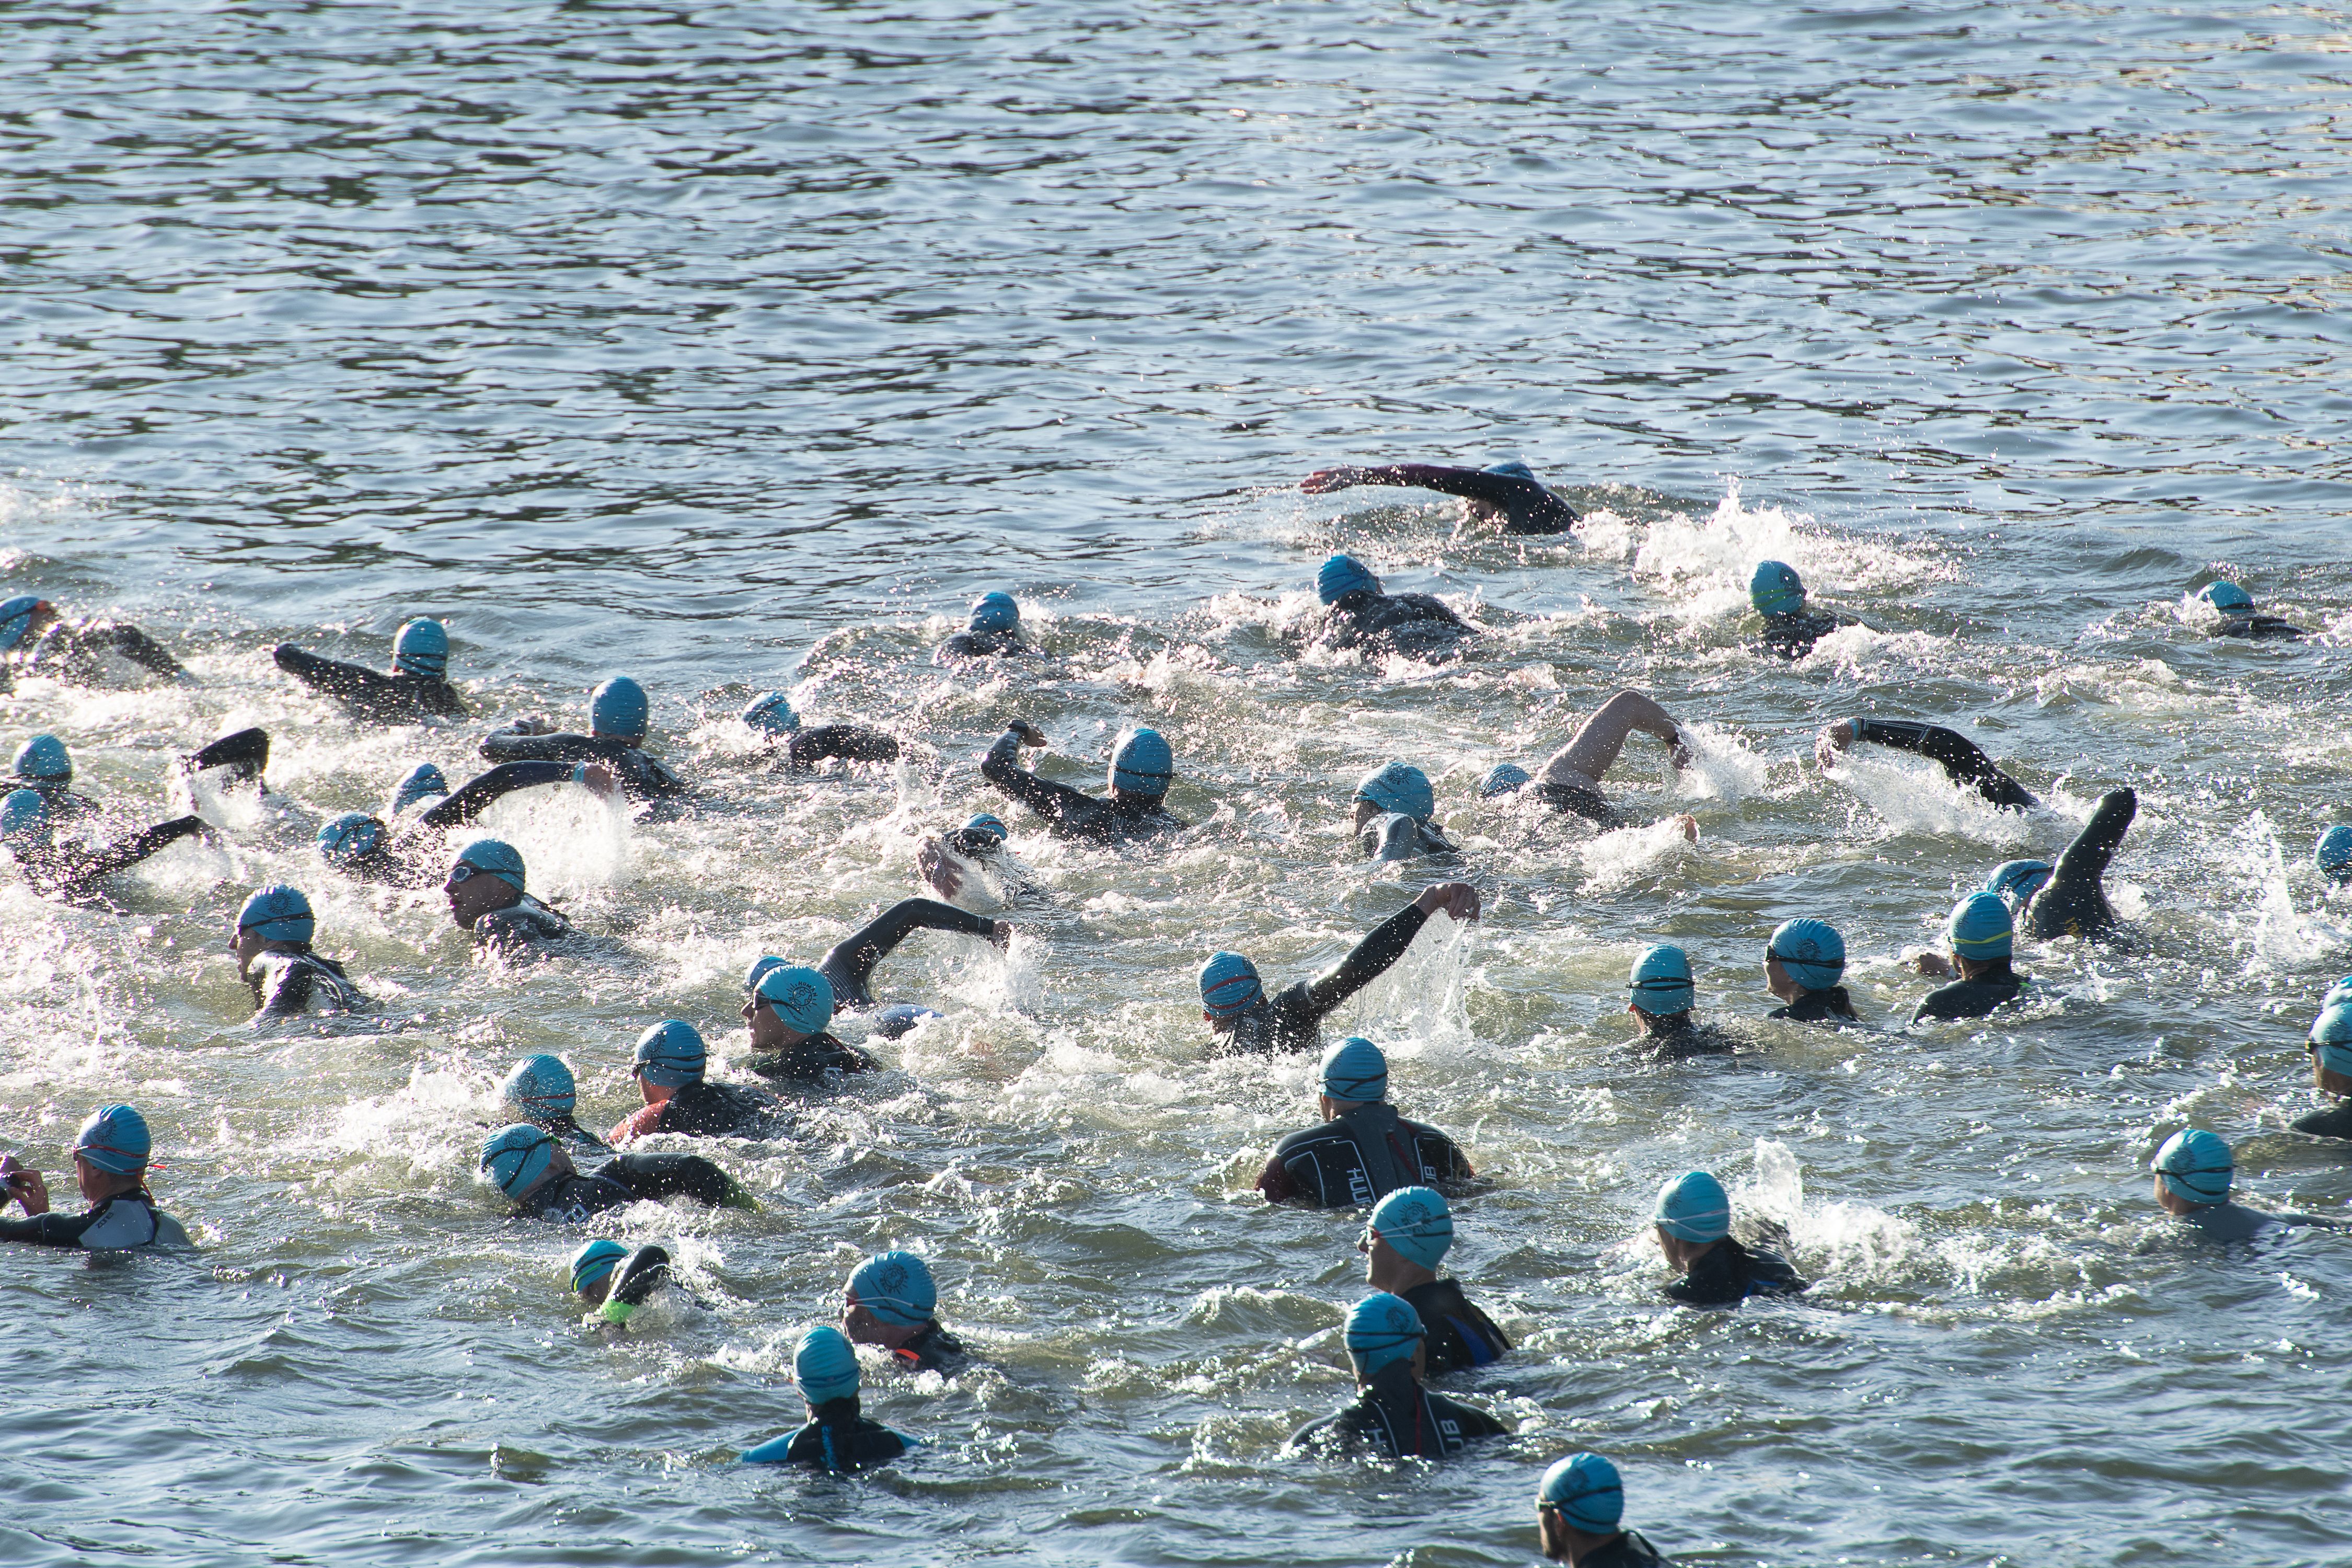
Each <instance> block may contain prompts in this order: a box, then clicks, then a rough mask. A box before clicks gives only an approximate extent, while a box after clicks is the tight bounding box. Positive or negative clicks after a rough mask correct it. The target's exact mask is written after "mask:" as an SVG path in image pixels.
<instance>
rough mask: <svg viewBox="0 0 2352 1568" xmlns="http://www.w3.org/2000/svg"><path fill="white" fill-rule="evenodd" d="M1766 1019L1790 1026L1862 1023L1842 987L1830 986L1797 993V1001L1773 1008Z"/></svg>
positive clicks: (1839, 1025) (1851, 1024)
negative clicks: (1789, 1024)
mask: <svg viewBox="0 0 2352 1568" xmlns="http://www.w3.org/2000/svg"><path fill="white" fill-rule="evenodd" d="M1764 1016H1766V1017H1768V1018H1784V1019H1786V1020H1788V1021H1789V1022H1790V1023H1791V1024H1834V1025H1836V1026H1838V1027H1840V1028H1846V1027H1850V1026H1853V1025H1856V1024H1859V1023H1861V1022H1862V1020H1861V1018H1859V1017H1857V1016H1855V1014H1854V1010H1853V998H1851V997H1849V996H1848V995H1847V994H1845V987H1844V986H1843V985H1832V986H1830V987H1828V988H1826V989H1825V990H1821V991H1799V992H1798V993H1797V999H1796V1000H1795V1001H1794V1002H1791V1003H1790V1004H1789V1005H1787V1006H1785V1007H1775V1008H1773V1009H1772V1010H1771V1011H1770V1012H1769V1013H1767V1014H1765V1015H1764Z"/></svg>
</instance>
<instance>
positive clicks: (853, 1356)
mask: <svg viewBox="0 0 2352 1568" xmlns="http://www.w3.org/2000/svg"><path fill="white" fill-rule="evenodd" d="M793 1383H795V1384H798V1385H799V1386H800V1391H801V1397H802V1398H803V1399H805V1400H807V1401H808V1402H809V1403H810V1404H811V1405H823V1404H824V1403H826V1402H827V1401H829V1400H835V1399H846V1398H848V1397H849V1396H850V1395H851V1394H855V1393H856V1392H857V1352H856V1350H854V1349H852V1348H851V1346H850V1343H849V1339H848V1336H847V1335H845V1334H844V1333H843V1332H842V1331H840V1330H839V1329H836V1328H834V1327H832V1326H831V1325H830V1324H827V1325H824V1326H823V1327H819V1328H814V1329H811V1330H810V1331H808V1332H806V1333H804V1334H803V1335H802V1336H801V1339H800V1343H798V1344H796V1345H794V1346H793Z"/></svg>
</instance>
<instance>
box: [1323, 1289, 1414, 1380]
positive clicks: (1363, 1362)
mask: <svg viewBox="0 0 2352 1568" xmlns="http://www.w3.org/2000/svg"><path fill="white" fill-rule="evenodd" d="M1344 1332H1345V1335H1346V1338H1347V1342H1348V1356H1349V1359H1350V1360H1351V1361H1353V1362H1354V1363H1356V1375H1357V1376H1358V1377H1370V1376H1371V1375H1372V1374H1373V1373H1376V1372H1378V1371H1380V1370H1381V1368H1382V1367H1384V1366H1386V1365H1388V1364H1389V1363H1391V1362H1398V1361H1405V1360H1409V1359H1410V1358H1411V1357H1412V1352H1413V1347H1414V1346H1416V1345H1418V1344H1420V1343H1421V1342H1422V1339H1423V1336H1425V1335H1426V1334H1427V1333H1428V1332H1429V1331H1428V1330H1427V1329H1425V1328H1423V1326H1422V1322H1421V1314H1420V1313H1419V1312H1416V1311H1414V1310H1413V1309H1412V1302H1410V1301H1407V1300H1404V1299H1403V1298H1402V1297H1401V1296H1391V1295H1390V1294H1389V1293H1388V1292H1387V1291H1385V1290H1381V1291H1378V1292H1375V1293H1374V1294H1372V1295H1370V1296H1367V1297H1365V1298H1364V1299H1363V1300H1360V1301H1359V1302H1357V1303H1356V1304H1355V1305H1354V1306H1352V1307H1350V1308H1349V1309H1348V1323H1347V1328H1346V1330H1345V1331H1344Z"/></svg>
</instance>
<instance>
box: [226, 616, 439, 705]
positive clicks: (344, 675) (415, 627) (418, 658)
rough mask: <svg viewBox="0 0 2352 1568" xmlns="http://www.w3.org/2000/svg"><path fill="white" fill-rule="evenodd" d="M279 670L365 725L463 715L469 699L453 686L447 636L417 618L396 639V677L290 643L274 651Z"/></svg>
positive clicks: (431, 622) (431, 623) (434, 623)
mask: <svg viewBox="0 0 2352 1568" xmlns="http://www.w3.org/2000/svg"><path fill="white" fill-rule="evenodd" d="M270 658H273V659H275V660H276V661H277V664H278V668H280V669H282V670H284V671H285V672H286V673H287V674H289V675H290V676H292V677H293V678H294V679H297V680H299V681H300V682H301V683H302V684H303V685H305V686H307V687H309V688H310V689H311V690H313V691H315V692H317V693H319V694H320V696H321V697H330V698H332V699H333V700H336V701H337V702H340V703H341V704H342V706H343V711H344V712H346V713H348V714H350V715H351V716H352V718H354V719H356V720H358V721H361V722H362V723H365V724H407V723H414V722H415V721H417V720H419V719H426V718H440V719H457V718H462V717H464V716H465V712H466V703H465V700H464V699H463V698H461V697H459V696H458V695H457V688H456V687H454V686H452V685H450V684H449V631H448V628H447V627H446V626H443V625H442V624H441V623H440V622H439V621H436V620H430V619H426V618H425V617H423V616H419V617H418V618H416V619H415V620H413V621H409V622H406V623H404V625H403V626H401V628H400V630H399V631H397V632H395V633H394V634H393V638H392V673H391V674H390V675H383V674H380V673H378V672H377V671H375V670H373V669H367V668H362V667H361V666H359V665H356V664H344V663H341V662H340V661H339V660H336V659H331V658H320V657H319V656H318V655H317V654H315V653H304V652H303V651H302V650H301V649H300V648H299V647H295V646H294V645H293V644H292V643H290V642H289V643H279V644H278V647H276V648H275V649H274V650H273V651H272V652H271V654H270Z"/></svg>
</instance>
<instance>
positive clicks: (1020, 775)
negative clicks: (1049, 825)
mask: <svg viewBox="0 0 2352 1568" xmlns="http://www.w3.org/2000/svg"><path fill="white" fill-rule="evenodd" d="M1033 733H1034V731H1033ZM1021 743H1022V736H1021V735H1020V733H1019V732H1018V731H1012V730H1007V731H1005V732H1004V733H1003V734H1002V735H999V736H998V737H997V738H996V744H994V745H992V746H991V747H989V749H988V755H987V756H985V757H983V758H982V759H981V763H980V776H981V777H982V778H984V779H986V780H987V781H988V782H989V783H991V784H994V785H995V786H996V787H997V788H998V789H1001V790H1003V792H1004V793H1005V794H1006V795H1011V796H1012V797H1013V799H1014V800H1017V801H1019V802H1020V803H1021V804H1022V805H1025V806H1027V807H1028V808H1029V809H1030V810H1032V811H1034V812H1035V813H1036V814H1037V815H1038V816H1042V817H1044V818H1045V819H1046V820H1047V821H1048V822H1053V823H1056V824H1060V825H1064V826H1074V827H1075V826H1080V825H1082V824H1084V823H1085V822H1086V820H1087V817H1089V816H1094V815H1096V814H1097V812H1098V811H1100V810H1103V809H1107V808H1106V807H1104V806H1103V803H1102V802H1100V801H1098V800H1097V799H1096V798H1095V797H1094V796H1092V795H1087V794H1086V793H1085V792H1083V791H1081V790H1075V789H1072V788H1071V787H1070V786H1069V785H1068V784H1055V782H1054V781H1053V780H1051V779H1041V778H1039V777H1038V776H1037V775H1036V774H1035V773H1031V772H1030V771H1029V770H1028V769H1026V768H1024V767H1023V766H1022V765H1021V763H1020V760H1019V759H1020V752H1021Z"/></svg>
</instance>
